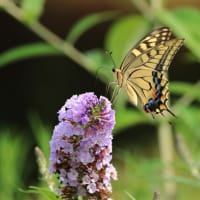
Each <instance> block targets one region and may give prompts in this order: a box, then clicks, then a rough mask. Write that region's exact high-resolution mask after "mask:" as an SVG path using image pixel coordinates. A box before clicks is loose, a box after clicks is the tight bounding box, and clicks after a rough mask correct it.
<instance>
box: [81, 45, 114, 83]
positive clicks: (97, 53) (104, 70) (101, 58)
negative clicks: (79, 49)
mask: <svg viewBox="0 0 200 200" xmlns="http://www.w3.org/2000/svg"><path fill="white" fill-rule="evenodd" d="M84 53H85V55H86V56H88V57H89V59H90V60H91V61H92V62H93V63H95V66H97V68H96V76H97V78H99V77H100V79H101V80H103V81H104V82H105V83H108V82H109V81H113V73H112V69H111V67H112V60H111V59H110V57H109V56H108V55H107V54H106V52H105V51H103V50H100V49H92V50H89V51H86V52H84Z"/></svg>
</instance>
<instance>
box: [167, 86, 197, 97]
mask: <svg viewBox="0 0 200 200" xmlns="http://www.w3.org/2000/svg"><path fill="white" fill-rule="evenodd" d="M169 89H170V92H173V93H175V94H180V95H185V94H187V95H189V96H191V97H193V98H194V99H196V100H198V101H200V86H199V84H197V85H195V84H191V83H184V82H171V83H170V85H169Z"/></svg>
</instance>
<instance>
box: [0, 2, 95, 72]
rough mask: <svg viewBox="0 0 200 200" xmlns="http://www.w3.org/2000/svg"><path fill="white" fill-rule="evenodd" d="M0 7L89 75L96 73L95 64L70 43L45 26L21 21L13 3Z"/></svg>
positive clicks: (20, 13) (3, 3) (21, 18)
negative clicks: (89, 73)
mask: <svg viewBox="0 0 200 200" xmlns="http://www.w3.org/2000/svg"><path fill="white" fill-rule="evenodd" d="M0 6H1V7H2V8H3V9H4V10H5V11H6V12H7V13H8V14H10V15H11V16H13V17H14V18H15V19H17V20H18V21H20V22H21V23H23V24H24V25H26V26H27V27H28V28H29V29H31V30H32V31H33V32H34V33H35V34H37V35H38V36H39V37H41V38H42V39H43V40H44V41H46V42H48V43H49V44H50V45H52V46H53V47H54V48H56V49H57V50H59V51H60V52H62V53H63V54H65V55H66V56H68V57H69V58H71V59H72V60H73V61H74V62H76V63H77V64H79V65H80V66H82V67H84V68H85V69H86V70H87V71H89V72H91V73H95V72H96V66H95V64H94V63H93V62H92V61H91V60H90V59H88V58H87V57H86V56H84V54H82V53H81V52H80V51H78V50H77V49H76V48H74V47H73V46H72V45H71V44H70V43H68V42H66V41H65V40H63V39H61V38H59V37H58V36H57V35H56V34H54V33H53V32H51V31H49V30H48V29H47V28H46V27H45V26H43V25H42V24H41V23H40V22H38V21H32V22H31V23H26V21H25V20H24V19H23V16H24V15H23V11H22V10H21V9H20V8H19V7H18V6H17V5H15V3H14V2H12V1H10V0H1V1H0Z"/></svg>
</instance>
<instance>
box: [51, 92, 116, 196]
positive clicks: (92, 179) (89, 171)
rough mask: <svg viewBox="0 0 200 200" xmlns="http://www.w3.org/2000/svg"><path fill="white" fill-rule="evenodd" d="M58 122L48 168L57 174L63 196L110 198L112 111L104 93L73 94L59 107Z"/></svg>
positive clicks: (113, 122)
mask: <svg viewBox="0 0 200 200" xmlns="http://www.w3.org/2000/svg"><path fill="white" fill-rule="evenodd" d="M58 113H59V116H58V118H59V124H58V125H57V126H55V129H54V132H53V136H52V139H51V141H50V147H51V155H50V171H51V173H56V174H58V178H59V181H60V183H61V186H60V188H59V194H60V195H61V196H62V198H64V199H76V198H77V197H78V196H82V197H84V198H87V199H91V200H93V199H94V200H95V199H109V198H110V195H111V192H112V187H111V179H115V180H116V179H117V172H116V170H115V168H114V167H113V165H112V164H111V160H112V155H111V153H112V130H113V127H114V124H115V112H114V110H112V108H111V103H110V102H109V101H108V99H106V98H105V97H100V98H99V99H98V98H97V97H96V96H95V95H94V94H93V93H84V94H81V95H79V96H77V95H74V96H72V97H71V98H70V99H68V100H67V101H66V103H65V105H64V106H63V107H62V108H61V109H60V111H59V112H58Z"/></svg>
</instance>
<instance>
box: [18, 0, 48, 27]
mask: <svg viewBox="0 0 200 200" xmlns="http://www.w3.org/2000/svg"><path fill="white" fill-rule="evenodd" d="M20 3H21V9H22V11H23V16H22V17H23V19H24V21H25V22H27V23H31V22H33V21H37V20H38V18H39V17H40V16H41V14H42V12H43V7H44V3H45V0H21V2H20Z"/></svg>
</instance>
